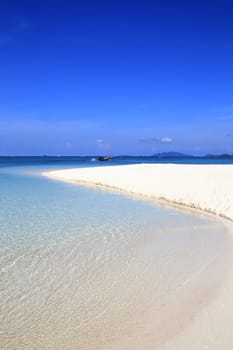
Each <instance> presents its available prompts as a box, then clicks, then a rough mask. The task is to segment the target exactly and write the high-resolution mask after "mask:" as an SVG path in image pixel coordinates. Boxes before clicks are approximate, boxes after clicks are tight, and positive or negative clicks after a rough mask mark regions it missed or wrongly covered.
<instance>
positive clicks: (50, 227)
mask: <svg viewBox="0 0 233 350" xmlns="http://www.w3.org/2000/svg"><path fill="white" fill-rule="evenodd" d="M93 170H94V169H93ZM1 194H2V195H1V197H0V208H1V216H0V232H1V235H0V239H1V242H0V243H1V244H0V269H1V270H0V271H1V272H0V285H1V294H0V304H1V313H0V325H1V326H0V342H1V348H2V349H4V350H5V349H10V350H12V349H71V350H72V349H79V350H97V349H98V350H99V349H112V350H117V349H125V350H127V349H136V350H142V349H143V350H144V349H169V350H174V349H179V350H180V349H187V348H188V349H200V348H203V349H206V348H209V349H219V348H224V349H231V346H232V343H231V341H230V339H232V334H233V333H232V332H231V326H230V327H228V328H227V327H226V325H225V324H224V323H223V321H224V319H225V318H224V317H225V316H226V315H227V314H226V311H227V312H228V314H229V321H231V318H230V317H232V316H231V315H232V312H231V311H232V309H231V308H230V307H229V306H230V305H229V298H228V299H227V297H226V296H228V294H229V293H228V292H229V290H231V289H230V288H231V284H230V283H228V282H229V281H230V278H231V273H232V269H231V265H232V237H231V235H229V233H228V231H227V230H226V227H225V225H223V224H222V223H221V222H219V221H216V220H214V219H211V218H206V217H205V216H200V215H198V216H197V215H194V214H192V215H191V214H189V213H184V212H182V211H180V210H177V209H175V208H164V207H161V206H158V205H155V204H154V203H151V202H144V201H141V200H136V199H133V198H131V197H127V196H122V195H120V194H114V193H110V192H105V191H102V190H98V189H93V188H92V189H88V188H85V187H80V186H76V185H71V184H63V183H61V182H54V181H50V180H47V179H45V178H39V177H38V178H37V177H33V176H28V175H27V176H26V175H25V176H19V175H17V176H16V175H13V174H11V175H9V176H8V175H5V174H4V175H3V176H2V177H1ZM223 295H225V297H224V298H223ZM229 297H231V294H230V295H229ZM215 318H216V319H215ZM218 320H220V325H222V328H221V327H219V323H218V322H216V321H218ZM229 324H231V323H229ZM216 327H217V328H216ZM216 329H218V331H219V332H220V333H221V336H220V337H218V336H217V332H216ZM223 345H224V347H223Z"/></svg>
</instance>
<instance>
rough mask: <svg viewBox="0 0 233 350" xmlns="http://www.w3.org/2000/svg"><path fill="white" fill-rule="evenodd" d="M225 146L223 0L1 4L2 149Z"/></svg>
mask: <svg viewBox="0 0 233 350" xmlns="http://www.w3.org/2000/svg"><path fill="white" fill-rule="evenodd" d="M170 150H173V151H181V152H187V153H191V154H205V153H210V152H211V153H222V152H230V153H233V2H232V1H224V0H222V1H220V0H219V1H214V0H211V1H205V0H203V1H198V0H197V1H189V0H186V1H176V0H173V1H147V0H144V1H137V0H136V1H128V0H125V1H122V0H119V1H101V0H100V1H89V0H83V1H79V0H77V1H70V0H65V1H59V0H57V1H51V0H47V1H44V0H40V1H38V0H33V1H32V0H29V1H23V0H17V1H16V0H15V1H12V0H5V1H1V2H0V154H1V155H3V154H5V155H8V154H15V155H32V154H35V155H40V154H45V153H46V154H48V155H54V154H62V155H80V154H86V155H88V154H106V153H110V154H133V155H135V154H137V155H150V154H152V153H155V152H160V151H170Z"/></svg>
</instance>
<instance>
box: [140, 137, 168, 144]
mask: <svg viewBox="0 0 233 350" xmlns="http://www.w3.org/2000/svg"><path fill="white" fill-rule="evenodd" d="M139 142H142V143H156V142H162V143H171V142H173V138H172V137H168V136H165V137H157V136H153V137H145V138H142V139H140V140H139Z"/></svg>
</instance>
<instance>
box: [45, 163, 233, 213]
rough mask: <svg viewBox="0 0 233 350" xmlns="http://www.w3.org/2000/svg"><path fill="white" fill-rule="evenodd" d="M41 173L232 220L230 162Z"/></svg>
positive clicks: (232, 196) (131, 166)
mask: <svg viewBox="0 0 233 350" xmlns="http://www.w3.org/2000/svg"><path fill="white" fill-rule="evenodd" d="M43 175H45V176H48V177H50V178H52V179H57V180H62V181H68V182H78V183H86V184H89V185H95V186H102V187H105V188H109V189H111V188H112V189H115V190H120V191H124V192H128V193H129V192H130V193H133V194H137V195H143V196H147V197H149V198H153V199H160V200H161V199H163V200H167V201H169V202H171V203H175V204H180V205H184V206H188V207H192V208H197V209H201V210H204V211H207V212H211V213H214V214H217V215H219V216H223V217H225V218H228V219H231V220H233V165H183V164H137V165H124V166H111V167H95V168H85V169H68V170H58V171H51V172H47V173H44V174H43Z"/></svg>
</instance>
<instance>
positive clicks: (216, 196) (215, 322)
mask: <svg viewBox="0 0 233 350" xmlns="http://www.w3.org/2000/svg"><path fill="white" fill-rule="evenodd" d="M194 167H195V168H196V170H195V171H194V172H193V170H194ZM209 167H210V168H209ZM217 167H218V168H219V169H216V166H215V165H214V166H210V165H207V166H203V165H198V166H197V165H173V164H171V165H170V164H166V165H165V164H162V165H157V164H155V165H154V164H153V165H151V164H149V165H146V164H141V165H123V166H114V167H96V168H77V169H68V170H67V169H66V170H58V171H50V172H46V173H43V174H42V175H43V176H46V177H48V178H50V179H52V180H57V181H63V182H68V183H72V184H76V185H77V184H78V185H83V186H88V187H94V188H100V189H102V190H107V191H111V192H117V193H121V194H125V195H130V196H131V197H132V198H137V199H141V200H147V201H148V200H149V201H151V202H154V203H155V204H156V203H157V204H159V205H165V206H167V207H173V208H178V209H180V210H184V211H186V212H189V213H193V214H195V215H198V216H204V217H206V218H207V217H208V218H209V219H210V220H211V221H212V220H213V221H218V222H221V223H222V225H223V227H225V229H226V233H227V234H229V246H228V247H226V250H225V253H223V256H222V258H221V257H219V259H220V260H219V266H218V263H217V262H216V267H215V268H216V269H218V268H220V265H221V264H224V266H225V268H224V270H223V271H222V273H223V274H224V275H225V277H224V278H223V280H222V281H221V283H220V284H219V285H218V292H217V294H216V295H215V296H211V293H212V292H213V291H211V290H210V291H209V293H210V295H209V297H208V296H207V295H205V296H203V297H204V298H206V303H205V305H200V307H199V309H197V310H196V312H195V316H194V317H191V319H190V320H187V323H186V324H185V325H184V326H183V327H182V328H181V329H180V331H179V332H178V333H176V334H175V335H174V336H173V337H172V338H170V337H168V339H167V341H166V342H165V343H163V344H160V345H159V347H157V346H156V347H155V348H156V349H159V350H174V349H179V350H182V349H190V350H197V349H198V350H199V349H200V348H202V349H211V350H218V349H220V348H224V350H231V348H232V336H233V331H232V329H231V324H232V323H233V302H232V298H231V295H232V294H233V268H232V267H231V266H232V253H233V247H232V242H231V241H232V237H233V182H232V180H231V179H233V166H229V165H227V166H220V167H219V166H217ZM184 168H186V169H184ZM188 168H189V171H187V169H188ZM190 168H191V169H190ZM152 169H154V170H153V171H152ZM135 170H136V171H135ZM164 170H165V172H166V171H168V170H169V174H167V176H163V175H164ZM174 170H175V176H174ZM183 170H185V172H186V177H185V178H182V180H181V179H180V178H179V174H181V173H182V171H183ZM216 170H218V171H217V172H216ZM203 171H204V179H203V178H202V177H201V176H202V174H203ZM127 173H128V174H127ZM145 173H147V176H146V178H145V177H143V174H145ZM187 173H188V175H189V177H188V176H187ZM168 178H169V181H167V179H168ZM158 179H159V180H160V183H159V185H160V184H162V185H161V187H162V189H161V188H160V186H157V187H156V190H157V191H158V192H156V191H155V190H154V188H151V186H152V183H153V181H155V182H156V181H158ZM161 179H163V180H161ZM152 180H153V181H152ZM197 180H198V181H197ZM215 180H216V184H215ZM166 181H167V182H166ZM140 183H141V186H140ZM190 183H192V184H193V189H192V191H191V193H190V192H188V191H187V186H189V185H190ZM172 184H173V185H174V186H178V184H180V185H181V184H184V186H183V187H182V186H180V187H176V192H175V195H176V196H175V195H174V193H173V197H172V196H171V194H172V188H171V186H172ZM157 185H158V184H157ZM200 185H201V186H200ZM205 185H206V187H207V190H206V188H205ZM166 189H167V192H166ZM198 190H199V191H201V195H199V197H198V195H197V196H195V193H196V192H197V191H198ZM221 190H222V191H223V193H219V191H221ZM182 191H183V192H184V193H183V197H182V196H181V194H182ZM211 191H212V193H211ZM190 194H193V197H192V196H191V197H190ZM197 194H198V193H197ZM179 195H180V197H179ZM174 199H175V200H174ZM178 199H179V200H178ZM198 200H199V201H198ZM212 200H214V204H215V205H216V204H218V202H219V204H220V205H219V207H220V209H221V210H218V209H219V208H215V207H214V206H212V207H211V201H212ZM224 208H225V209H226V211H225V212H224V211H223V209H224ZM215 209H216V210H215ZM222 259H223V260H224V261H225V263H223V261H221V260H222ZM212 268H213V266H212ZM222 268H223V265H222ZM215 272H216V271H215V270H214V271H209V273H210V276H209V275H207V276H206V278H207V279H208V280H209V282H208V281H205V283H211V280H212V279H213V278H214V277H213V276H214V274H215ZM203 282H204V281H203ZM197 292H198V291H196V292H195V291H194V295H195V293H197ZM184 312H185V311H184ZM186 312H188V310H186ZM174 316H175V315H174ZM151 323H152V324H153V320H151ZM203 329H204V331H203ZM205 329H206V330H208V331H206V332H205ZM197 334H199V336H198V337H197ZM135 346H137V344H135ZM135 349H136V347H135ZM140 349H141V347H140ZM114 350H115V347H114Z"/></svg>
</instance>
